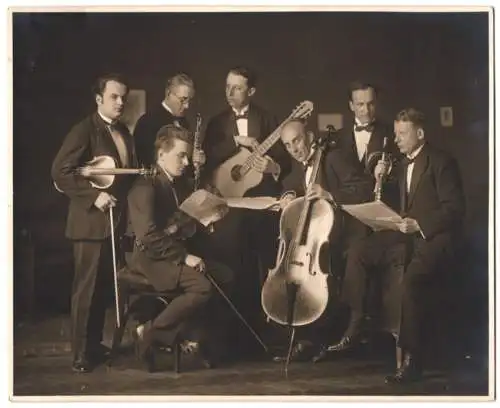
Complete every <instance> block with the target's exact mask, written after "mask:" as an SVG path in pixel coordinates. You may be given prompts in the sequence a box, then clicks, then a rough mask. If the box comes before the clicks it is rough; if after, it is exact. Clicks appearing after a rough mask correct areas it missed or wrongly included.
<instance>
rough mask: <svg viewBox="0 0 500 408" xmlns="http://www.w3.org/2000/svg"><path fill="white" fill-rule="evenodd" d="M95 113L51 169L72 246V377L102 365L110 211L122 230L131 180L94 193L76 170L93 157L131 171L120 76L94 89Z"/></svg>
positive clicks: (124, 92)
mask: <svg viewBox="0 0 500 408" xmlns="http://www.w3.org/2000/svg"><path fill="white" fill-rule="evenodd" d="M93 94H94V98H95V101H96V104H97V112H95V113H93V114H91V115H90V116H88V117H86V118H85V119H83V120H82V121H81V122H79V123H78V124H76V125H75V126H74V127H73V128H72V129H71V130H70V132H69V133H68V134H67V136H66V138H65V139H64V141H63V144H62V146H61V148H60V150H59V152H58V153H57V155H56V157H55V159H54V162H53V164H52V178H53V180H54V182H55V183H56V185H57V187H58V189H60V190H61V191H62V192H63V193H64V194H66V195H67V196H68V197H69V199H70V203H69V213H68V218H67V224H66V236H67V237H68V238H69V239H70V240H72V241H73V252H74V264H75V274H74V279H73V289H72V296H71V325H72V328H71V347H72V352H73V371H75V372H78V373H86V372H89V371H91V370H92V369H93V368H94V366H95V365H96V364H98V363H100V362H102V361H103V358H104V357H105V354H106V353H107V350H106V348H105V347H104V345H102V344H101V341H102V335H103V328H104V320H105V312H106V307H107V305H108V303H109V301H110V300H111V299H112V297H111V294H112V293H113V290H112V288H113V286H112V285H113V264H112V251H111V239H110V231H111V225H110V222H111V219H110V212H109V211H108V210H109V209H110V208H111V207H113V208H114V224H115V225H114V228H115V231H116V232H117V234H119V235H120V234H122V233H123V232H124V230H125V227H126V194H127V191H128V188H129V185H130V178H129V177H126V178H122V179H119V178H116V179H115V181H114V184H113V185H112V186H111V187H110V188H108V189H106V190H101V191H100V190H99V189H97V188H95V187H94V186H93V185H91V184H90V182H89V181H88V180H86V179H84V178H83V177H82V176H81V175H78V174H77V173H76V172H75V170H76V169H77V168H78V167H80V166H82V165H84V163H86V162H88V161H90V160H91V159H93V158H94V157H96V156H101V155H106V156H110V157H112V158H113V159H114V160H115V162H116V164H117V167H136V157H135V150H134V142H133V140H132V136H131V135H130V134H129V132H128V130H127V127H126V126H125V125H124V124H122V123H120V121H119V119H120V117H121V116H122V114H123V110H124V107H125V102H126V100H127V95H128V85H127V83H126V82H125V80H124V79H123V78H122V77H121V76H120V75H115V74H111V75H104V76H102V77H100V78H98V79H97V81H96V84H95V86H94V89H93Z"/></svg>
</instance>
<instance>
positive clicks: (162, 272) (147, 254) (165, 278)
mask: <svg viewBox="0 0 500 408" xmlns="http://www.w3.org/2000/svg"><path fill="white" fill-rule="evenodd" d="M174 189H175V190H174ZM174 191H175V192H174ZM190 192H192V187H191V186H190V185H189V184H188V183H187V182H186V180H185V179H184V178H180V179H179V180H178V181H177V180H176V182H175V187H174V185H173V184H172V183H171V181H170V180H169V178H168V177H167V175H166V174H165V172H164V171H163V170H162V169H158V175H157V176H156V177H154V178H137V180H136V181H135V183H134V185H133V186H132V188H131V189H130V191H129V194H128V206H129V216H130V221H131V225H132V230H133V233H134V235H135V239H136V242H137V243H138V245H137V244H136V245H135V246H134V251H133V254H132V258H131V260H130V266H131V267H132V268H133V269H134V270H136V271H137V272H139V273H141V274H143V275H144V276H146V277H147V278H148V280H149V281H150V282H151V284H152V285H153V286H154V287H155V288H156V289H158V290H172V289H174V288H175V287H176V286H177V283H178V280H179V274H180V272H181V270H182V268H183V265H184V260H185V258H186V255H187V253H188V251H187V248H186V246H187V240H188V239H189V238H191V237H192V236H193V235H194V233H195V232H196V228H197V226H198V224H197V222H196V221H195V220H193V219H191V218H190V217H189V216H187V215H186V214H184V213H183V212H181V211H180V210H178V204H177V203H179V204H180V203H182V201H184V200H185V199H186V198H187V196H188V195H189V194H190ZM176 197H177V200H178V201H176ZM172 223H175V224H176V225H181V227H180V229H179V230H178V231H176V232H174V233H172V232H169V231H167V229H168V227H169V226H171V225H172Z"/></svg>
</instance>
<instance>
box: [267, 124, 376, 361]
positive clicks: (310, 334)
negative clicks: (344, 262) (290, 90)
mask: <svg viewBox="0 0 500 408" xmlns="http://www.w3.org/2000/svg"><path fill="white" fill-rule="evenodd" d="M281 141H282V143H283V145H284V146H285V148H286V150H287V151H288V153H289V154H290V156H291V157H292V158H293V159H294V160H293V162H292V169H291V171H290V173H289V175H288V176H287V177H286V178H285V179H284V180H283V194H284V196H283V200H282V204H281V205H282V207H283V208H284V207H285V206H286V205H287V203H288V202H290V201H291V200H293V199H294V197H296V196H306V197H307V199H308V200H316V199H324V200H326V201H328V202H330V203H331V204H332V206H333V208H334V209H335V210H337V209H338V206H339V205H342V204H357V203H362V202H367V201H370V200H371V198H372V197H373V181H372V179H371V176H369V175H367V174H365V173H364V172H363V171H360V169H359V168H358V167H357V166H353V165H352V163H351V161H350V160H349V158H346V157H345V155H344V153H343V152H342V150H340V149H339V148H338V147H337V145H336V142H335V139H333V138H332V142H331V143H330V145H329V146H328V147H327V149H326V151H325V153H324V157H323V159H322V161H321V163H320V167H319V172H318V179H317V182H316V183H313V182H312V180H311V175H312V167H313V163H311V161H310V159H311V158H312V157H313V155H314V149H313V134H312V132H308V131H307V130H306V126H305V124H304V123H303V122H302V121H300V120H291V121H289V122H288V123H287V124H286V125H284V126H283V128H282V130H281ZM343 215H344V213H343V212H340V211H336V216H335V223H334V226H333V228H332V231H331V234H330V251H331V256H332V257H333V259H334V260H335V259H336V258H337V257H338V256H339V252H342V250H343V249H344V248H343V247H342V242H344V243H346V242H347V243H348V242H350V241H349V240H348V239H345V238H344V235H345V234H347V233H349V231H346V230H345V229H344V225H343ZM325 262H329V260H327V261H325ZM333 263H334V264H336V262H333ZM333 272H334V274H338V271H333ZM329 283H331V282H329ZM329 286H330V288H331V289H332V288H333V287H332V286H331V285H329ZM333 294H334V293H333V291H332V290H330V295H333ZM332 303H334V302H332ZM329 317H330V316H329V315H328V311H327V312H325V314H324V316H322V317H321V318H320V320H318V322H316V323H313V324H312V326H311V327H307V328H304V329H303V330H301V332H302V334H301V335H299V337H300V339H299V341H298V342H297V344H296V346H295V347H294V349H293V350H292V355H291V359H292V360H300V359H304V358H306V356H310V354H311V352H313V351H314V349H315V348H316V347H318V346H319V345H320V344H321V343H322V342H323V341H324V337H325V336H327V335H328V334H329V333H327V330H331V327H330V326H331V325H330V323H329ZM275 360H276V361H281V358H279V357H278V358H276V359H275Z"/></svg>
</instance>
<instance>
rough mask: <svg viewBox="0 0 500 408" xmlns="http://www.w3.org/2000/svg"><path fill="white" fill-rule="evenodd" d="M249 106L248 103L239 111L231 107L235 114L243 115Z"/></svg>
mask: <svg viewBox="0 0 500 408" xmlns="http://www.w3.org/2000/svg"><path fill="white" fill-rule="evenodd" d="M249 106H250V105H247V106H245V107H243V108H242V109H241V110H240V111H239V112H238V111H237V110H236V109H235V108H232V109H233V112H234V113H236V115H243V114H245V113H246V112H248V108H249Z"/></svg>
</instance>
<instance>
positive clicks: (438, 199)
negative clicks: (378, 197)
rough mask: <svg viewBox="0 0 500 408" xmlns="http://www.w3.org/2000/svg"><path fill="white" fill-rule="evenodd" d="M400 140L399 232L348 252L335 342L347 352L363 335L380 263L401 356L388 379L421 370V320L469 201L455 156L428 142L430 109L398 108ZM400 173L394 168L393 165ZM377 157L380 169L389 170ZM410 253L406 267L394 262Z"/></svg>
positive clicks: (401, 379) (405, 378) (400, 379)
mask: <svg viewBox="0 0 500 408" xmlns="http://www.w3.org/2000/svg"><path fill="white" fill-rule="evenodd" d="M394 133H395V142H396V144H397V146H398V148H399V150H400V151H401V153H402V154H403V155H404V156H405V158H404V160H402V162H401V166H400V167H399V168H398V169H397V174H395V177H396V179H397V180H398V185H399V191H400V196H401V197H400V198H401V207H400V215H401V217H402V221H401V223H399V224H398V228H399V231H392V230H386V231H379V232H375V233H373V234H371V235H370V236H369V237H367V238H365V239H364V240H361V241H359V242H358V244H357V245H356V246H355V247H354V248H353V250H352V251H351V253H350V254H349V257H348V261H347V267H346V276H345V283H344V287H343V298H344V299H346V300H347V302H348V304H349V306H350V308H351V318H350V322H349V326H348V328H347V330H346V332H345V333H344V336H343V337H342V340H341V341H340V342H339V343H338V344H337V345H334V346H332V347H331V348H330V351H332V352H335V351H338V350H340V349H341V348H342V350H346V349H348V348H350V347H352V346H354V345H355V344H356V342H357V341H358V340H359V334H360V321H361V317H362V315H363V299H364V296H365V285H364V282H366V278H367V276H368V275H369V274H370V273H371V271H370V270H371V268H373V267H376V266H378V267H382V270H381V272H382V273H383V276H385V277H387V282H388V284H387V288H386V293H385V297H386V303H387V305H388V311H389V312H390V320H391V321H390V322H389V324H388V327H389V329H390V330H391V332H392V334H393V335H394V337H395V338H396V340H397V348H398V349H399V351H400V352H401V354H402V359H401V366H400V367H398V368H397V370H396V372H395V373H394V374H393V375H391V376H388V377H387V378H386V382H388V383H407V382H410V381H414V380H418V379H420V378H421V375H422V359H423V356H422V354H423V349H422V342H423V340H424V339H423V336H422V324H423V319H422V317H423V313H424V310H425V309H426V301H427V297H428V292H429V290H430V289H431V288H432V287H433V286H435V285H436V284H437V282H439V281H440V278H442V277H443V273H445V271H446V269H447V268H446V267H445V265H446V264H447V262H448V261H450V260H451V257H453V256H454V249H455V244H456V242H457V241H456V239H457V238H458V237H459V235H460V232H461V226H462V221H463V216H464V212H465V199H464V193H463V188H462V181H461V177H460V172H459V168H458V165H457V163H456V161H455V159H453V158H452V157H451V156H450V155H449V154H447V153H445V152H443V151H441V150H438V149H436V148H434V147H433V146H432V145H431V144H429V143H427V142H426V141H425V130H424V115H423V114H422V113H421V112H419V111H417V110H416V109H414V108H410V109H405V110H403V111H401V112H400V113H398V115H397V116H396V119H395V121H394ZM393 171H394V169H393ZM387 172H388V165H387V163H385V162H382V161H381V162H379V163H378V164H377V167H376V169H375V174H376V176H377V177H379V176H380V175H381V174H387ZM395 257H397V258H399V259H401V258H404V259H405V261H404V272H403V274H402V277H401V273H400V272H399V270H398V268H399V265H397V264H396V263H394V262H392V260H393V259H394V258H395Z"/></svg>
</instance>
